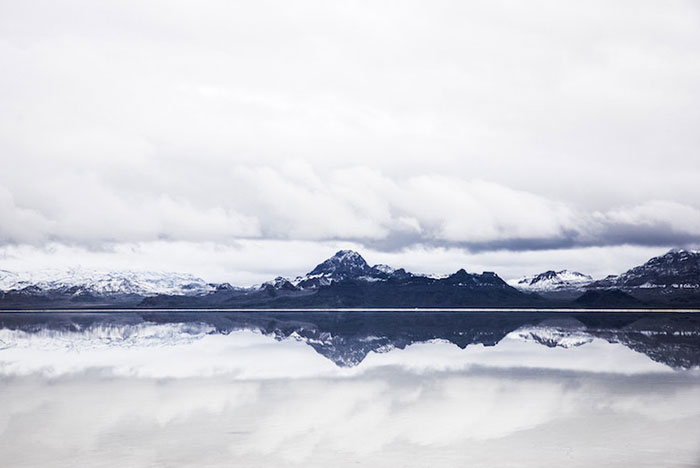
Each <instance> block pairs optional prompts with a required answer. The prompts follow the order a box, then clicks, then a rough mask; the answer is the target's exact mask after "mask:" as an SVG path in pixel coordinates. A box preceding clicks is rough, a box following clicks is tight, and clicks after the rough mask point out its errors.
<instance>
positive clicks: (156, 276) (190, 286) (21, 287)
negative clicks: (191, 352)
mask: <svg viewBox="0 0 700 468" xmlns="http://www.w3.org/2000/svg"><path fill="white" fill-rule="evenodd" d="M215 289H216V286H215V285H211V284H209V283H207V282H205V281H204V280H203V279H201V278H198V277H196V276H192V275H188V274H180V273H163V272H152V271H111V272H104V271H98V270H88V269H82V268H76V269H70V270H39V271H34V272H21V273H20V272H8V271H0V290H1V291H12V290H14V291H27V292H29V293H31V294H40V293H63V294H73V295H83V294H93V295H101V296H109V295H130V294H135V295H140V296H155V295H158V294H178V295H185V296H194V295H200V294H206V293H209V292H211V291H214V290H215Z"/></svg>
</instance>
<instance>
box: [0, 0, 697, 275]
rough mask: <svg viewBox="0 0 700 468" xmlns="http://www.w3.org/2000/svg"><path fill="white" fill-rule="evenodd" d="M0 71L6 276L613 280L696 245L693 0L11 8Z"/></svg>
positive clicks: (4, 8) (0, 11)
mask: <svg viewBox="0 0 700 468" xmlns="http://www.w3.org/2000/svg"><path fill="white" fill-rule="evenodd" d="M0 70H2V72H1V73H0V103H1V105H0V158H1V162H2V170H0V269H2V268H5V269H32V268H40V267H63V266H75V265H82V266H90V267H102V268H115V267H119V268H137V269H155V270H176V271H189V272H192V273H195V274H199V275H201V276H203V277H205V278H207V279H210V280H213V281H214V280H216V281H218V280H221V281H223V280H226V281H231V282H235V283H238V284H251V283H254V282H258V281H262V280H265V279H269V277H270V275H273V276H274V275H276V274H278V273H280V274H286V275H296V274H301V273H304V272H306V271H308V270H310V269H311V268H312V267H313V266H314V265H315V264H316V263H318V262H319V261H320V260H322V259H323V258H325V257H327V256H329V255H331V254H332V253H333V252H334V251H335V250H336V249H337V248H341V247H349V248H356V249H358V250H359V251H360V252H361V253H363V254H364V255H365V257H367V260H368V261H370V262H371V263H375V262H380V261H381V262H387V263H391V264H393V265H394V266H397V267H399V266H405V267H408V268H409V269H411V270H413V271H417V272H430V273H444V272H449V271H454V270H456V269H457V268H460V267H464V268H466V269H467V270H469V271H481V270H483V269H487V270H496V271H497V272H499V273H500V274H501V275H502V276H504V277H506V278H510V277H516V276H519V275H521V274H525V273H535V272H538V271H541V270H543V269H548V268H550V267H551V268H572V269H578V270H583V271H584V272H586V273H590V274H593V275H594V276H603V275H605V274H609V273H619V272H620V271H622V270H624V269H626V268H629V267H631V266H633V265H635V264H638V263H640V262H642V261H644V260H646V259H647V258H649V257H650V256H653V255H656V254H660V253H663V251H664V250H666V249H668V248H670V247H679V246H686V247H697V246H698V245H699V244H700V182H699V181H700V154H698V152H699V150H700V131H699V130H698V129H700V4H698V2H694V1H666V2H658V1H642V0H633V1H632V0H630V1H616V2H609V1H589V2H561V1H533V2H527V3H525V2H519V1H494V0H489V1H483V2H478V1H475V2H458V1H455V2H450V1H430V2H411V1H400V2H399V1H396V2H388V1H387V2H376V1H375V2H326V1H296V2H284V1H255V2H231V1H199V2H182V1H156V2H148V1H133V2H131V1H119V2H92V1H83V2H81V1H63V0H62V1H46V2H42V1H22V2H12V1H9V0H0Z"/></svg>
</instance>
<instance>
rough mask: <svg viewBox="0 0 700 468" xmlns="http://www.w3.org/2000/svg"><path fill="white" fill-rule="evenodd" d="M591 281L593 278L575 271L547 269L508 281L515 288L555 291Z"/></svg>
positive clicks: (575, 287) (577, 287) (579, 285)
mask: <svg viewBox="0 0 700 468" xmlns="http://www.w3.org/2000/svg"><path fill="white" fill-rule="evenodd" d="M591 281H593V278H592V277H590V276H588V275H584V274H583V273H579V272H577V271H569V270H560V271H554V270H549V271H545V272H544V273H540V274H538V275H534V276H525V277H522V278H520V279H517V280H511V281H509V284H510V285H511V286H513V287H515V288H518V289H522V290H526V291H556V290H563V289H580V288H582V287H583V286H585V285H587V284H589V283H590V282H591Z"/></svg>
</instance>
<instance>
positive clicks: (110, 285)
mask: <svg viewBox="0 0 700 468" xmlns="http://www.w3.org/2000/svg"><path fill="white" fill-rule="evenodd" d="M699 306H700V251H689V250H682V249H674V250H671V251H669V252H667V253H665V254H664V255H661V256H659V257H654V258H652V259H650V260H649V261H648V262H646V263H644V264H643V265H640V266H637V267H634V268H632V269H630V270H628V271H626V272H624V273H622V274H620V275H617V276H608V277H607V278H604V279H599V280H594V279H593V278H592V277H591V276H588V275H585V274H582V273H579V272H575V271H569V270H559V271H555V270H549V271H545V272H543V273H539V274H536V275H531V276H527V277H524V278H521V279H518V280H515V281H512V282H510V284H509V283H506V282H505V281H504V280H503V279H501V278H500V277H499V276H498V275H497V274H496V273H493V272H483V273H469V272H467V271H466V270H464V269H460V270H458V271H457V272H455V273H453V274H451V275H447V276H443V277H434V276H428V275H420V274H413V273H410V272H408V271H406V270H405V269H403V268H398V269H395V268H392V267H390V266H388V265H383V264H377V265H369V264H368V263H367V262H366V261H365V259H364V258H363V257H362V256H361V255H360V254H359V253H357V252H355V251H352V250H341V251H338V252H337V253H336V254H335V255H333V256H332V257H330V258H328V259H326V260H324V261H323V262H321V263H320V264H318V265H317V266H316V267H315V268H314V269H312V270H311V271H310V272H309V273H307V274H305V275H302V276H297V277H296V278H284V277H277V278H275V279H273V280H271V281H267V282H265V283H263V284H261V285H259V286H254V287H248V288H242V287H234V286H232V285H231V284H229V283H208V282H206V281H204V280H203V279H201V278H198V277H196V276H192V275H187V274H172V273H158V272H135V271H108V272H105V271H97V270H84V269H72V270H68V271H59V270H44V271H38V272H31V273H18V272H9V271H5V270H0V307H2V308H6V309H29V308H81V307H89V308H95V307H97V308H99V307H149V308H338V307H348V308H349V307H352V308H362V307H443V308H456V307H493V308H498V307H535V308H551V307H580V308H588V307H593V308H617V307H631V308H640V307H652V308H654V307H699Z"/></svg>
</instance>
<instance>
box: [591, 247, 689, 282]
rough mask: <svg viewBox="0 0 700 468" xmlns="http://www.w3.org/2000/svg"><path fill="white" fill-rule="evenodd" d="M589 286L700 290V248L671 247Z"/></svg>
mask: <svg viewBox="0 0 700 468" xmlns="http://www.w3.org/2000/svg"><path fill="white" fill-rule="evenodd" d="M589 287H590V288H618V289H623V290H628V289H695V290H697V289H700V251H697V250H696V251H688V250H683V249H674V250H670V251H668V252H667V253H665V254H664V255H661V256H659V257H654V258H652V259H651V260H649V261H648V262H646V263H645V264H644V265H640V266H637V267H634V268H632V269H630V270H627V271H626V272H625V273H622V274H621V275H619V276H608V277H607V278H605V279H602V280H599V281H595V282H593V283H591V284H590V285H589Z"/></svg>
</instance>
